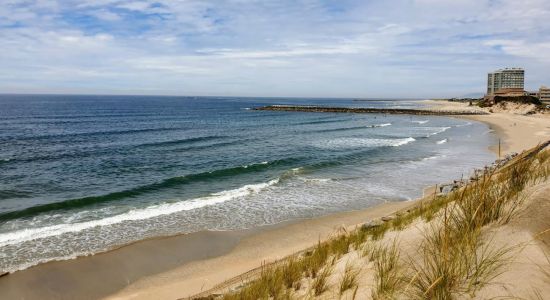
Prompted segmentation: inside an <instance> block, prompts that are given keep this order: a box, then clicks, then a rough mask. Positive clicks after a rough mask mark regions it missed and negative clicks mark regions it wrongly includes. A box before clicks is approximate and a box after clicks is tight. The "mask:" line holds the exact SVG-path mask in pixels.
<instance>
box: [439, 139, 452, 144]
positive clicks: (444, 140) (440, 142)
mask: <svg viewBox="0 0 550 300" xmlns="http://www.w3.org/2000/svg"><path fill="white" fill-rule="evenodd" d="M448 141H449V140H448V139H442V140H441V141H437V142H436V144H438V145H441V144H445V143H446V142H448Z"/></svg>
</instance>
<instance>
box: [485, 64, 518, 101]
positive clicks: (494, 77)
mask: <svg viewBox="0 0 550 300" xmlns="http://www.w3.org/2000/svg"><path fill="white" fill-rule="evenodd" d="M524 84H525V71H524V70H523V69H522V68H506V69H501V70H496V71H494V72H492V73H489V74H488V76H487V96H494V95H499V94H500V95H511V96H512V95H513V96H515V95H519V96H522V95H524V94H525V91H524V90H523V88H524Z"/></svg>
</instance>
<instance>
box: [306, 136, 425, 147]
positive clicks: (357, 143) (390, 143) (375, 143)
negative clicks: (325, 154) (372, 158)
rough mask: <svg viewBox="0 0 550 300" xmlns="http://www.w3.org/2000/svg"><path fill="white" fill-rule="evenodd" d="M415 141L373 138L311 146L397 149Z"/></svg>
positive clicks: (343, 139) (320, 143)
mask: <svg viewBox="0 0 550 300" xmlns="http://www.w3.org/2000/svg"><path fill="white" fill-rule="evenodd" d="M414 141H416V140H415V139H414V138H412V137H408V138H402V139H375V138H336V139H332V140H328V141H323V142H319V143H315V144H313V146H315V147H317V148H323V149H335V150H338V149H349V148H365V147H399V146H403V145H406V144H408V143H410V142H414Z"/></svg>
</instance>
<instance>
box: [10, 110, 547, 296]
mask: <svg viewBox="0 0 550 300" xmlns="http://www.w3.org/2000/svg"><path fill="white" fill-rule="evenodd" d="M494 115H497V114H493V115H482V116H471V115H468V116H463V115H461V116H449V117H455V118H462V119H470V120H474V121H478V122H483V123H486V124H488V125H489V126H490V128H491V129H493V130H494V131H495V132H494V133H495V134H496V135H497V136H498V137H499V138H500V139H501V140H503V144H502V146H503V147H502V152H503V154H505V153H507V152H511V151H512V152H520V151H521V150H523V149H526V148H530V147H531V146H534V145H536V144H537V140H544V139H547V138H548V137H549V136H550V130H547V129H549V128H550V119H549V118H548V117H546V118H538V119H540V120H541V121H540V122H542V123H540V124H544V126H543V128H546V129H544V130H542V131H540V130H539V131H532V130H529V131H524V132H523V133H522V130H523V129H525V128H530V127H533V126H534V127H537V126H540V124H539V122H534V121H533V120H532V118H533V117H532V116H519V115H510V114H502V116H500V115H497V116H494ZM523 117H525V118H527V119H524V118H523ZM512 123H513V124H516V125H513V126H512V125H511V124H512ZM532 123H533V124H534V125H533V124H532ZM525 132H529V133H535V134H533V135H531V134H525ZM541 132H542V134H537V133H541ZM516 139H517V141H516ZM490 150H491V151H492V152H493V153H495V154H497V155H498V146H497V145H495V146H494V147H493V149H491V147H490ZM432 189H433V187H432ZM425 191H426V192H425V194H426V193H427V194H429V191H428V189H426V190H425ZM415 201H418V199H417V200H412V201H406V202H388V203H385V204H382V205H378V206H374V207H371V208H367V209H364V210H359V211H351V212H343V213H336V214H331V215H328V216H322V217H316V218H312V219H301V220H294V221H287V222H283V223H279V224H276V225H269V226H263V227H260V228H254V229H248V230H239V231H224V232H211V231H207V232H198V233H191V234H184V235H177V236H172V237H161V238H154V239H150V240H145V241H139V242H136V243H133V244H129V245H126V246H123V247H121V248H118V249H115V250H111V251H107V252H103V253H99V254H96V255H92V256H87V257H79V258H77V259H74V260H69V261H58V262H49V263H46V264H42V265H39V266H36V267H33V268H30V269H27V270H24V271H21V272H15V273H13V274H10V275H9V276H4V277H3V278H0V290H2V291H7V293H6V295H8V296H9V295H14V296H17V297H19V298H20V297H23V295H21V294H20V293H21V292H22V291H24V292H25V293H29V294H27V296H28V297H29V298H33V295H34V297H35V298H41V299H48V297H47V296H45V295H44V294H43V292H44V291H42V293H41V292H40V291H39V289H34V288H33V289H29V288H28V287H29V286H31V287H36V286H37V285H40V286H42V287H43V288H46V289H47V290H48V292H50V293H52V294H51V296H52V297H51V298H52V299H54V298H60V297H61V296H62V297H61V298H74V297H75V296H76V295H77V294H78V293H79V294H78V295H79V296H81V295H83V294H84V295H87V296H88V297H87V298H91V299H95V298H98V297H106V298H107V299H147V298H151V297H153V296H154V297H155V298H160V299H164V298H166V299H176V298H182V297H187V296H192V295H194V294H197V293H199V292H201V291H204V290H207V289H209V288H211V287H214V286H216V285H217V284H219V283H222V282H224V281H225V280H228V279H231V278H234V277H235V276H238V275H240V274H243V273H245V272H247V271H249V270H251V269H254V268H257V267H258V266H260V265H262V264H264V263H267V262H272V261H276V260H278V259H281V258H283V257H285V256H288V255H291V254H293V253H296V252H298V251H300V250H303V249H305V248H307V247H309V246H311V245H313V244H315V243H316V242H317V241H318V240H319V239H322V238H326V237H328V236H330V235H331V234H332V233H334V232H335V231H336V230H337V229H338V228H339V227H341V226H342V225H344V226H345V227H346V228H348V229H349V228H353V227H355V226H357V225H359V224H361V223H365V222H367V221H368V220H369V219H376V218H380V217H383V216H385V215H388V214H391V213H394V212H395V211H399V210H400V209H404V208H406V207H408V206H411V205H413V204H414V203H415ZM182 250H184V251H182ZM182 252H185V253H182ZM191 256H194V257H191ZM76 276H78V280H75V279H73V278H72V277H76ZM69 277H70V278H69ZM6 279H7V281H9V282H10V283H7V284H6V282H7V281H6ZM46 285H47V287H45V286H46ZM69 288H70V289H69ZM68 289H69V290H68ZM70 290H72V291H73V292H75V293H76V294H72V295H73V297H71V294H68V293H69V292H70ZM10 293H11V294H10ZM56 296H57V297H56Z"/></svg>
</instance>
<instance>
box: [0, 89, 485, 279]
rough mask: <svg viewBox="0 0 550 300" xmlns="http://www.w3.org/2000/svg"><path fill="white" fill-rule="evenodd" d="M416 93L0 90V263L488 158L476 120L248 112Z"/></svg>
mask: <svg viewBox="0 0 550 300" xmlns="http://www.w3.org/2000/svg"><path fill="white" fill-rule="evenodd" d="M269 104H296V105H327V106H345V107H378V108H389V107H401V108H418V107H421V106H422V102H418V101H411V100H396V101H376V100H372V101H354V100H353V99H294V98H236V97H153V96H67V95H64V96H55V95H47V96H46V95H43V96H39V95H0V270H4V271H15V270H21V269H25V268H28V267H30V266H33V265H36V264H39V263H42V262H47V261H51V260H60V259H69V258H74V257H77V256H80V255H89V254H94V253H98V252H101V251H106V250H109V249H113V248H116V247H119V246H121V245H124V244H128V243H131V242H135V241H139V240H142V239H146V238H150V237H156V236H167V235H174V234H181V233H190V232H196V231H201V230H232V229H242V228H251V227H257V226H262V225H268V224H274V223H278V222H282V221H287V220H295V219H299V218H308V217H315V216H321V215H327V214H330V213H335V212H341V211H350V210H356V209H364V208H368V207H371V206H373V205H376V204H380V203H383V202H386V201H408V200H411V199H414V198H416V197H419V196H421V194H422V189H423V188H424V187H426V186H429V185H433V184H436V183H441V182H445V181H450V180H452V179H459V178H460V177H461V176H467V175H468V174H469V173H470V172H471V171H472V169H473V168H476V167H480V166H483V165H484V164H487V163H488V162H490V161H492V160H493V159H494V155H493V154H491V153H490V152H489V151H488V150H487V148H488V146H489V145H491V144H493V143H494V139H495V137H494V136H493V135H492V134H491V132H490V130H489V128H488V127H487V126H486V125H484V124H482V123H478V122H474V121H468V120H463V119H457V118H448V117H438V116H407V115H385V114H345V113H307V112H277V111H255V110H252V109H251V108H254V107H258V106H262V105H269Z"/></svg>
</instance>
